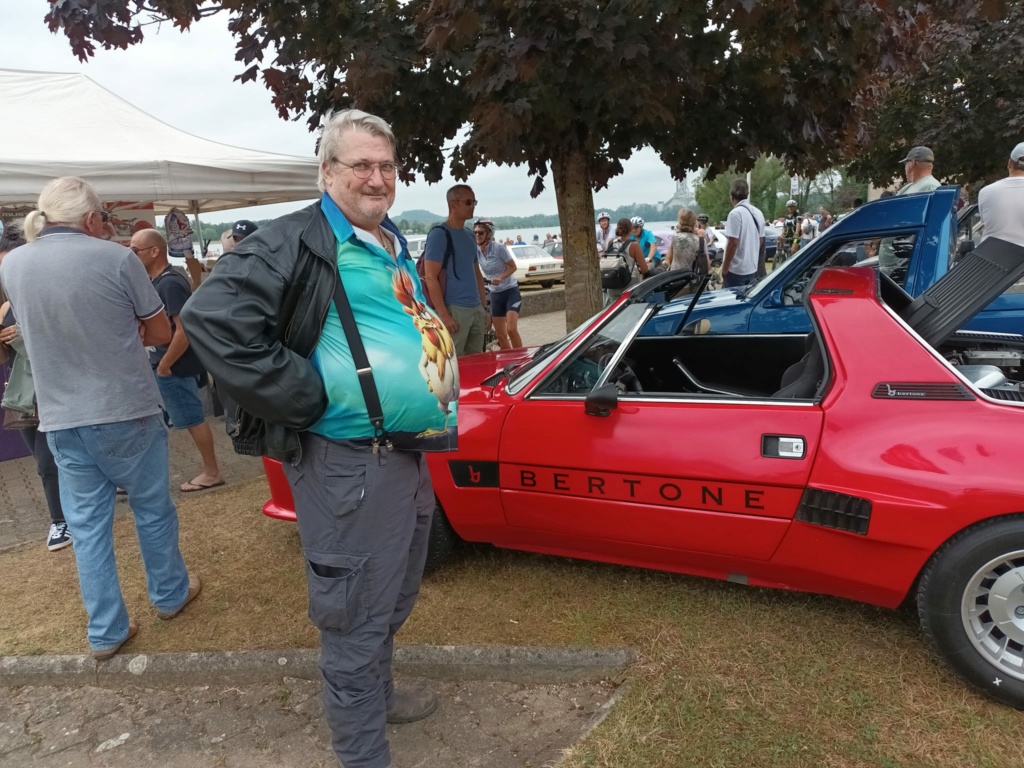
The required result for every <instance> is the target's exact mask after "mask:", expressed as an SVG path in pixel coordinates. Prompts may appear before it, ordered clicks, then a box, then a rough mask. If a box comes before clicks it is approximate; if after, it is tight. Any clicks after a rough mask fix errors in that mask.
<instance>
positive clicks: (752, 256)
mask: <svg viewBox="0 0 1024 768" xmlns="http://www.w3.org/2000/svg"><path fill="white" fill-rule="evenodd" d="M749 193H750V190H749V188H748V187H747V182H746V181H744V180H743V179H736V181H734V182H733V183H732V187H731V188H730V189H729V197H730V198H731V199H732V210H731V211H729V217H728V218H727V219H726V220H725V236H726V238H727V239H728V244H727V245H726V246H725V261H723V262H722V287H723V288H738V287H741V286H744V285H749V284H750V283H752V282H754V277H755V276H756V275H757V272H758V270H759V268H760V267H763V266H764V265H763V264H762V263H761V261H760V259H761V254H762V253H763V252H764V250H763V249H764V214H762V213H761V211H759V210H758V209H757V208H755V207H754V206H752V205H751V204H750V201H749V200H747V195H748V194H749Z"/></svg>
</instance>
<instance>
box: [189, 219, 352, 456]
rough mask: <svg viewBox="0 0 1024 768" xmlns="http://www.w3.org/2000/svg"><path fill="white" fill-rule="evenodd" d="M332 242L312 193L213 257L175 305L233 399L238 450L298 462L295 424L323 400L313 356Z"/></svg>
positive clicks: (315, 412) (325, 303)
mask: <svg viewBox="0 0 1024 768" xmlns="http://www.w3.org/2000/svg"><path fill="white" fill-rule="evenodd" d="M336 252H337V240H336V238H335V236H334V232H333V231H332V230H331V227H330V224H329V223H328V222H327V218H326V217H325V216H324V214H323V212H322V211H321V209H320V203H319V202H317V203H314V204H313V205H311V206H309V207H308V208H303V209H302V210H301V211H297V212H295V213H292V214H289V215H288V216H284V217H282V218H280V219H277V220H275V221H273V222H272V223H270V224H268V225H266V226H264V227H261V228H260V229H259V230H257V231H256V232H255V233H254V234H252V235H249V236H248V237H247V238H245V240H243V241H242V242H241V243H239V244H238V246H237V247H236V248H235V249H234V250H233V251H230V252H228V253H226V254H225V255H224V256H222V257H221V258H220V259H218V260H217V264H216V267H215V268H214V270H213V271H212V272H211V273H210V275H209V277H208V278H207V279H206V281H205V282H203V284H202V285H201V286H200V287H199V289H198V290H197V291H196V292H195V293H194V294H193V295H192V298H191V299H189V300H188V303H186V304H185V307H184V309H182V311H181V321H182V326H183V327H184V328H185V332H186V334H187V336H188V339H189V342H190V344H191V346H192V348H193V349H195V351H196V354H197V355H198V356H199V359H200V360H201V361H202V363H203V365H205V366H206V369H207V370H208V371H209V372H210V373H211V374H212V375H213V378H214V380H215V381H216V382H217V387H218V391H219V392H221V393H223V394H226V395H227V397H228V398H230V400H231V401H233V402H234V405H235V407H234V409H233V412H229V413H228V414H227V417H228V424H227V427H228V433H229V434H230V435H231V439H232V442H233V444H234V448H235V451H237V452H238V453H243V454H247V455H251V456H259V455H263V456H268V457H270V458H273V459H277V460H278V461H287V462H297V461H298V460H299V457H300V455H301V449H300V447H299V435H298V433H299V432H301V431H304V430H307V429H309V428H310V427H311V426H313V425H314V424H315V423H316V422H317V421H319V419H320V417H321V416H322V415H323V413H324V411H325V410H326V409H327V395H326V393H325V392H324V386H323V381H322V379H321V378H320V374H319V372H318V371H317V370H316V367H315V366H314V365H313V363H312V362H311V360H310V357H311V356H312V354H313V352H314V350H315V349H316V346H317V343H318V342H319V340H320V333H321V331H322V330H323V327H324V321H325V320H326V318H327V312H328V309H329V308H330V305H331V299H332V297H333V294H334V286H335V282H336V281H337V279H338V269H337V262H336V256H335V254H336ZM229 408H230V406H229Z"/></svg>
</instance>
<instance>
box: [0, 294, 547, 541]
mask: <svg viewBox="0 0 1024 768" xmlns="http://www.w3.org/2000/svg"><path fill="white" fill-rule="evenodd" d="M519 327H520V334H521V335H522V337H523V343H524V344H527V345H530V346H534V345H537V344H545V343H547V342H549V341H555V340H557V339H560V338H562V337H563V336H564V335H565V313H564V312H551V313H548V314H542V315H534V316H532V317H525V318H522V319H520V321H519ZM210 423H211V426H212V427H213V435H214V440H215V442H216V444H217V460H218V461H219V462H220V465H221V470H222V472H223V475H224V478H225V479H226V480H227V481H228V483H229V484H231V483H239V482H243V481H245V480H251V479H252V478H254V477H259V476H260V475H262V474H263V463H262V462H261V461H259V460H258V459H254V458H252V457H251V456H239V455H238V454H236V453H235V452H234V451H233V450H232V449H231V441H230V440H229V439H228V437H227V435H226V434H225V433H224V419H223V417H221V418H216V419H211V420H210ZM170 464H171V473H170V474H171V489H172V490H173V491H174V494H173V495H174V496H175V497H176V498H177V497H180V495H181V492H180V491H178V490H177V489H178V488H179V487H180V486H181V484H182V483H185V482H188V481H189V480H191V479H192V478H193V477H195V476H196V475H197V474H199V471H200V469H201V468H200V465H199V455H198V452H197V451H196V448H195V445H194V444H193V443H192V439H191V438H190V437H189V436H188V433H187V432H177V431H175V432H171V437H170ZM212 493H218V491H213V492H212ZM126 510H127V505H126V504H125V503H124V502H120V503H119V504H118V512H119V513H121V514H123V513H124V511H126ZM49 527H50V518H49V516H48V515H47V512H46V500H45V499H44V498H43V488H42V485H41V484H40V482H39V477H38V475H36V470H35V462H34V461H33V460H32V459H31V458H29V457H26V458H23V459H14V460H12V461H5V462H0V552H2V551H3V550H5V549H10V548H11V547H17V546H20V545H22V544H27V543H29V542H39V544H40V546H42V545H43V544H44V543H45V540H46V533H47V531H48V529H49Z"/></svg>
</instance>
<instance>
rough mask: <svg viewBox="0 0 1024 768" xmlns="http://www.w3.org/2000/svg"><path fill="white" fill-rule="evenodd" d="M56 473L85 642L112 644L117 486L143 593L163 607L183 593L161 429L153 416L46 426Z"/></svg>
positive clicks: (119, 634) (122, 611) (117, 603)
mask: <svg viewBox="0 0 1024 768" xmlns="http://www.w3.org/2000/svg"><path fill="white" fill-rule="evenodd" d="M46 438H47V441H48V442H49V445H50V450H51V451H52V452H53V458H54V460H55V461H56V462H57V469H58V472H59V474H60V500H61V505H62V506H63V507H64V518H65V520H66V521H67V524H68V529H69V530H70V531H71V536H72V537H73V538H74V540H75V559H76V561H77V563H78V583H79V586H80V588H81V590H82V602H83V603H85V610H86V612H87V613H88V614H89V628H88V635H89V645H90V646H92V649H93V650H94V651H105V650H108V649H110V648H114V647H116V646H117V645H118V644H120V643H121V642H123V641H124V639H125V638H126V637H127V636H128V609H127V608H126V607H125V604H124V597H123V596H122V595H121V585H120V582H119V581H118V578H117V564H116V563H115V562H114V530H113V528H114V503H115V492H116V490H117V488H118V486H120V487H121V488H124V489H125V490H126V491H127V492H128V503H129V504H130V505H131V507H132V512H133V513H134V515H135V532H136V535H137V536H138V538H139V549H140V550H141V551H142V562H143V565H144V566H145V569H146V584H147V586H148V588H149V599H150V602H152V603H153V605H155V606H156V608H157V610H159V611H161V612H171V611H174V610H176V609H177V608H178V607H180V606H181V605H182V604H183V603H184V602H185V599H186V598H187V597H188V572H187V571H186V570H185V561H184V560H183V559H182V557H181V551H180V550H179V549H178V511H177V510H176V509H175V508H174V502H172V501H171V492H170V477H169V470H168V463H167V462H168V456H167V428H166V427H165V426H164V425H163V420H162V419H161V417H160V416H159V415H152V416H145V417H143V418H140V419H133V420H132V421H119V422H115V423H113V424H97V425H94V426H91V427H76V428H72V429H59V430H57V431H55V432H47V433H46Z"/></svg>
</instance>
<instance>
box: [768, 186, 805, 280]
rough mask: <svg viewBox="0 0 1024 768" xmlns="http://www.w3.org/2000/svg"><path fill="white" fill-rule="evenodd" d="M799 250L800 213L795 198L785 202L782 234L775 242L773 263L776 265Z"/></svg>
mask: <svg viewBox="0 0 1024 768" xmlns="http://www.w3.org/2000/svg"><path fill="white" fill-rule="evenodd" d="M798 250H800V214H799V213H797V209H796V200H789V201H788V202H787V203H786V218H785V219H783V220H782V234H781V235H779V240H778V242H777V243H776V244H775V258H774V259H773V264H774V265H775V266H776V267H777V266H779V264H781V263H782V262H784V261H785V260H786V258H787V257H788V256H790V255H791V254H794V253H796V252H797V251H798Z"/></svg>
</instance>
